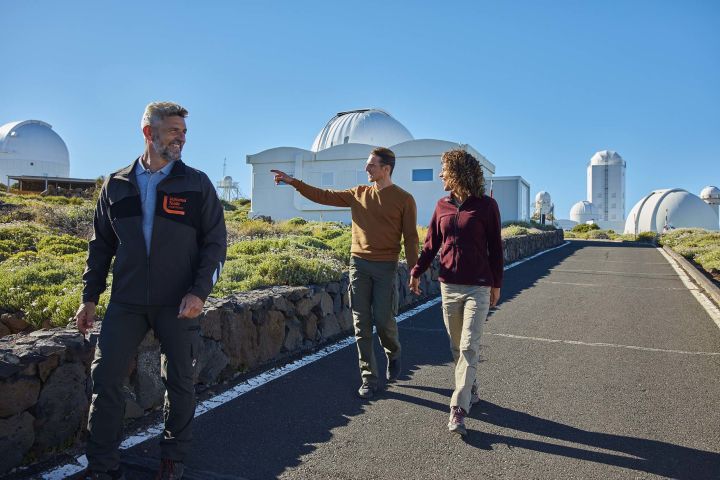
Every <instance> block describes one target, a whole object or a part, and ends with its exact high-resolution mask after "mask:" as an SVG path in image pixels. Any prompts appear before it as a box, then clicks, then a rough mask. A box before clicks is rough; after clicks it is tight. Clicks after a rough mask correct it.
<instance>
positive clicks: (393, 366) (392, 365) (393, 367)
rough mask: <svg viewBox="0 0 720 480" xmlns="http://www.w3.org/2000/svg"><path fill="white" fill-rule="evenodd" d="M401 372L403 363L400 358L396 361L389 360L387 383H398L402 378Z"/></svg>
mask: <svg viewBox="0 0 720 480" xmlns="http://www.w3.org/2000/svg"><path fill="white" fill-rule="evenodd" d="M401 371H402V361H401V360H400V357H398V358H396V359H394V360H388V364H387V381H388V382H389V383H392V382H395V381H397V379H398V377H399V376H400V372H401Z"/></svg>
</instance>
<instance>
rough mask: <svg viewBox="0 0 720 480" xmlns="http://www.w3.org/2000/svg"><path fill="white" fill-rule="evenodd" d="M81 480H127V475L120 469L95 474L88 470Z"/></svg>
mask: <svg viewBox="0 0 720 480" xmlns="http://www.w3.org/2000/svg"><path fill="white" fill-rule="evenodd" d="M80 479H81V480H125V473H124V472H123V471H122V469H121V468H120V467H118V468H116V469H115V470H111V471H109V472H95V471H93V470H90V468H87V469H86V470H85V471H84V472H83V473H82V476H81V477H80Z"/></svg>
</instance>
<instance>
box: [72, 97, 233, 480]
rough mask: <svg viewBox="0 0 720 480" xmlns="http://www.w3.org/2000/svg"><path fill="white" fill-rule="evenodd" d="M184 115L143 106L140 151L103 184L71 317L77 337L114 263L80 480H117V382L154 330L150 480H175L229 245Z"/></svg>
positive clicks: (170, 106) (121, 411)
mask: <svg viewBox="0 0 720 480" xmlns="http://www.w3.org/2000/svg"><path fill="white" fill-rule="evenodd" d="M187 114H188V112H187V110H186V109H185V108H183V107H181V106H180V105H178V104H175V103H171V102H155V103H151V104H149V105H148V106H147V107H146V108H145V113H144V114H143V117H142V122H141V128H142V133H143V137H144V139H145V152H144V153H143V154H142V155H141V156H140V157H138V158H137V159H136V160H135V161H133V163H131V164H130V165H129V166H127V167H125V168H123V169H122V170H118V171H117V172H115V173H112V174H110V175H109V176H108V177H107V179H106V180H105V182H104V183H103V186H102V190H101V191H100V196H99V198H98V202H97V206H96V208H95V217H94V222H93V236H92V239H91V240H90V242H89V246H88V257H87V267H86V269H85V273H84V274H83V295H82V304H81V305H80V308H79V309H78V311H77V314H76V315H75V321H76V323H77V327H78V329H79V330H80V331H81V332H82V333H83V334H85V333H86V332H87V331H88V329H90V328H91V327H92V326H93V323H94V321H95V309H96V306H97V304H98V301H99V298H100V294H101V293H102V292H103V291H104V290H105V288H106V281H107V275H108V271H109V268H110V264H111V261H112V260H113V257H114V259H115V262H114V264H113V280H112V290H111V293H110V301H109V304H108V307H107V311H106V312H105V316H104V319H103V321H102V325H101V329H100V337H99V339H98V344H97V348H96V350H95V359H94V360H93V363H92V371H91V376H92V380H93V396H92V403H91V406H90V416H89V419H88V432H89V436H88V442H87V459H88V469H87V471H86V472H85V475H84V478H90V479H101V480H103V479H110V480H117V479H123V478H125V477H124V474H123V472H122V469H121V468H120V454H119V450H118V448H119V445H120V441H121V440H122V422H123V419H124V416H125V397H124V396H123V380H124V378H125V376H126V374H127V371H128V365H129V363H130V361H131V359H132V357H133V356H134V355H135V352H136V350H137V347H138V345H139V344H140V342H141V341H142V339H143V337H145V334H146V333H147V331H148V330H150V329H152V330H153V331H154V333H155V336H156V337H157V338H158V340H159V341H160V352H161V376H162V381H163V383H164V384H165V389H166V393H165V429H164V431H163V438H162V440H161V441H160V451H161V462H160V468H159V472H158V476H157V478H158V479H167V480H171V479H179V478H182V476H183V471H184V465H183V460H184V458H185V457H186V455H187V453H188V450H189V448H190V442H191V438H192V434H191V424H192V419H193V417H194V413H195V390H194V385H193V377H194V375H193V369H194V367H195V363H196V358H197V356H198V353H199V352H198V350H199V347H200V343H199V342H200V324H199V322H198V320H197V317H198V315H199V314H200V313H201V312H202V309H203V305H204V303H205V299H206V298H207V296H208V295H209V294H210V291H211V290H212V288H213V286H214V285H215V283H216V282H217V280H218V277H219V275H220V272H221V270H222V266H223V262H225V251H226V246H227V240H226V237H227V236H226V231H225V220H224V215H223V208H222V205H221V203H220V200H219V198H218V196H217V193H216V191H215V188H214V186H213V184H212V182H211V181H210V179H209V178H208V176H207V175H206V174H205V173H203V172H201V171H200V170H196V169H194V168H191V167H189V166H187V165H185V163H183V161H182V160H181V153H182V149H183V146H184V145H185V135H186V134H187V128H186V125H185V117H187Z"/></svg>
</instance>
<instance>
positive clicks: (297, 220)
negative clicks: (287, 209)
mask: <svg viewBox="0 0 720 480" xmlns="http://www.w3.org/2000/svg"><path fill="white" fill-rule="evenodd" d="M287 223H288V225H306V224H307V223H308V221H307V220H305V219H304V218H302V217H293V218H291V219H290V220H288V221H287Z"/></svg>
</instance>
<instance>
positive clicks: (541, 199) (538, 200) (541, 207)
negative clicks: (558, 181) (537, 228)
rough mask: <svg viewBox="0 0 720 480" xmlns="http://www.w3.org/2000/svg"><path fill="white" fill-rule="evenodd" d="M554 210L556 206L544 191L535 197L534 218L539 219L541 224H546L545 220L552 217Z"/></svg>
mask: <svg viewBox="0 0 720 480" xmlns="http://www.w3.org/2000/svg"><path fill="white" fill-rule="evenodd" d="M554 210H555V206H554V205H553V203H552V199H551V198H550V194H549V193H548V192H546V191H544V190H543V191H541V192H538V193H537V195H535V211H534V212H533V217H537V219H538V221H539V222H540V223H542V224H544V223H545V219H546V218H547V217H548V216H550V214H552V213H553V212H554ZM551 220H554V219H551Z"/></svg>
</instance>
